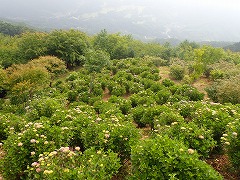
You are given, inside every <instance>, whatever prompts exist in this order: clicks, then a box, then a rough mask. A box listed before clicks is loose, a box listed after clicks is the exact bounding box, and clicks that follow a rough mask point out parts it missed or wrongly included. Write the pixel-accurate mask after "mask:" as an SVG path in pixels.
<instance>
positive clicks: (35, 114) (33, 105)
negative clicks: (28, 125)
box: [26, 98, 64, 121]
mask: <svg viewBox="0 0 240 180" xmlns="http://www.w3.org/2000/svg"><path fill="white" fill-rule="evenodd" d="M63 107H64V104H63V102H61V101H60V100H57V99H53V98H41V99H39V98H36V99H34V100H32V101H31V102H30V104H29V106H28V107H27V113H26V114H27V117H28V119H29V120H30V121H34V120H37V119H39V118H40V117H42V116H45V117H48V118H50V117H51V116H52V115H53V114H54V112H55V111H56V110H57V109H62V108H63Z"/></svg>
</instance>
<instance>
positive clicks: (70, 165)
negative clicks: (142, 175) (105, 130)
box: [27, 147, 120, 180]
mask: <svg viewBox="0 0 240 180" xmlns="http://www.w3.org/2000/svg"><path fill="white" fill-rule="evenodd" d="M119 168H120V162H119V158H118V157H117V154H115V153H113V152H111V151H108V152H104V151H102V150H95V149H93V148H92V149H88V150H86V151H85V152H84V153H83V154H82V152H81V151H80V152H79V147H76V148H75V150H74V151H73V150H70V148H69V147H61V148H60V149H59V150H55V151H52V152H47V153H45V154H44V155H43V156H41V157H40V158H39V159H38V160H37V161H35V162H33V163H32V164H31V166H29V167H28V170H27V173H28V178H27V179H50V180H51V179H103V180H107V179H109V180H110V179H111V178H112V176H113V175H115V174H116V173H117V172H118V169H119Z"/></svg>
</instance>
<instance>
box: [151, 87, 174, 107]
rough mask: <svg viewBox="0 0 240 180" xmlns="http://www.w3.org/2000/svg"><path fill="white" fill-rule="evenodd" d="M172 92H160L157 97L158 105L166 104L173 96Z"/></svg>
mask: <svg viewBox="0 0 240 180" xmlns="http://www.w3.org/2000/svg"><path fill="white" fill-rule="evenodd" d="M171 95H172V94H171V92H170V91H169V90H167V89H163V90H160V91H159V92H158V93H157V94H156V95H155V101H156V102H157V104H160V105H162V104H165V103H166V102H167V101H168V99H169V97H170V96H171Z"/></svg>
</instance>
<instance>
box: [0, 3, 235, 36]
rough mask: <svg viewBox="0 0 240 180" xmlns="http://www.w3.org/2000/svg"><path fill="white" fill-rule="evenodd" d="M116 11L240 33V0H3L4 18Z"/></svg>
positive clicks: (83, 16) (81, 16)
mask: <svg viewBox="0 0 240 180" xmlns="http://www.w3.org/2000/svg"><path fill="white" fill-rule="evenodd" d="M112 12H118V13H122V14H121V15H122V16H123V17H124V18H125V19H126V20H127V19H131V20H132V21H133V23H135V24H144V23H153V24H155V25H156V24H159V25H164V26H166V27H167V28H170V29H171V28H173V27H174V28H180V29H181V28H184V27H187V28H188V30H189V31H191V29H196V28H198V27H199V28H200V29H202V28H203V29H204V28H205V31H207V30H208V27H209V29H211V30H212V31H213V30H214V29H216V30H217V31H220V29H221V31H222V33H223V34H224V33H226V32H228V31H231V32H232V30H233V29H235V30H236V32H234V33H237V32H240V21H239V19H240V0H0V18H10V19H20V20H21V19H23V20H24V19H34V20H38V19H41V18H45V19H46V18H61V17H71V18H73V19H75V20H88V19H91V18H96V17H100V16H101V15H106V14H110V13H112ZM239 41H240V39H239Z"/></svg>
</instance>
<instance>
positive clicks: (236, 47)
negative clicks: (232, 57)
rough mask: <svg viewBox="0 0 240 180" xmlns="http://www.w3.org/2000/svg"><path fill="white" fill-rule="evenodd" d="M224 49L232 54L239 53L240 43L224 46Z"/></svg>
mask: <svg viewBox="0 0 240 180" xmlns="http://www.w3.org/2000/svg"><path fill="white" fill-rule="evenodd" d="M224 49H229V50H231V51H233V52H240V42H238V43H235V44H232V45H229V46H226V47H224Z"/></svg>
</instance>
